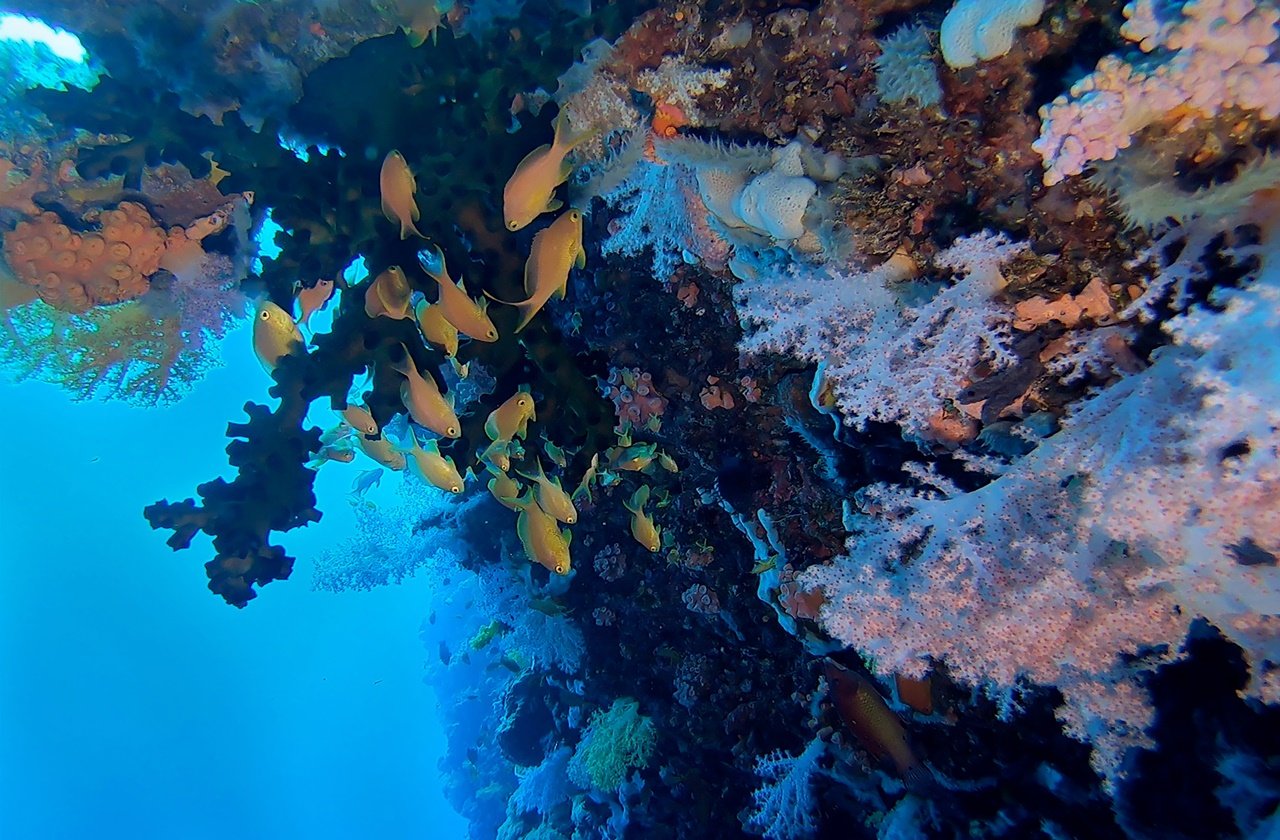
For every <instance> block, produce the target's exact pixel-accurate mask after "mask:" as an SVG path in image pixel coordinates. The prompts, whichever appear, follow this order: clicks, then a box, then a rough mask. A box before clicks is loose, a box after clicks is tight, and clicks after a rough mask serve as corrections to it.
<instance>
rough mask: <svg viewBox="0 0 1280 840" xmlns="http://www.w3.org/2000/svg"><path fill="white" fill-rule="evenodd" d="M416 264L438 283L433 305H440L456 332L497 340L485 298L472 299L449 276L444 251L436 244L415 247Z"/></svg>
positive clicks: (481, 338) (485, 340)
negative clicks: (437, 299)
mask: <svg viewBox="0 0 1280 840" xmlns="http://www.w3.org/2000/svg"><path fill="white" fill-rule="evenodd" d="M418 264H419V265H420V266H422V270H423V271H425V272H426V273H427V275H428V276H429V277H430V278H431V279H432V280H434V281H436V283H437V284H438V285H439V286H440V298H439V301H438V303H437V304H436V305H437V306H439V307H440V312H441V314H443V315H444V317H445V320H447V321H448V322H449V323H450V324H453V326H454V327H455V328H456V329H457V330H458V332H460V333H462V334H463V335H467V336H470V337H472V338H474V339H475V340H476V341H484V342H492V341H497V340H498V329H497V328H496V327H495V326H494V325H493V321H491V320H489V315H488V309H489V302H488V301H487V300H485V299H484V298H480V300H479V302H477V301H474V300H472V299H471V296H470V295H468V294H467V290H466V289H465V288H464V287H463V285H462V281H461V280H458V281H457V282H454V279H453V278H452V277H450V276H449V267H448V266H447V265H445V261H444V251H441V250H440V248H439V246H433V247H431V248H424V249H423V250H421V251H419V252H418Z"/></svg>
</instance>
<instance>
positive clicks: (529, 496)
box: [514, 490, 573, 575]
mask: <svg viewBox="0 0 1280 840" xmlns="http://www.w3.org/2000/svg"><path fill="white" fill-rule="evenodd" d="M514 502H515V505H516V507H518V508H519V509H520V516H519V517H517V518H516V535H517V536H519V537H520V543H521V545H523V546H524V553H525V555H526V556H528V558H529V559H530V560H531V561H533V562H534V563H537V564H538V565H540V566H542V567H543V568H545V569H547V570H548V571H550V572H554V573H555V574H557V575H567V574H569V569H570V568H571V567H572V565H573V563H572V561H571V560H570V559H569V541H570V536H569V532H568V531H567V530H566V531H561V530H560V523H559V522H557V521H556V518H555V517H554V516H552V515H551V514H549V513H547V512H546V511H544V510H543V509H542V508H540V507H538V503H537V502H536V501H534V499H533V490H527V491H525V493H524V495H523V496H521V497H520V498H518V499H515V500H514Z"/></svg>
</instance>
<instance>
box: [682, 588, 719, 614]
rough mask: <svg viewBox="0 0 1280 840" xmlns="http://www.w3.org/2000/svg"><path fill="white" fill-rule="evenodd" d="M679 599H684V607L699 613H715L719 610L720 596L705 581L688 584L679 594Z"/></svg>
mask: <svg viewBox="0 0 1280 840" xmlns="http://www.w3.org/2000/svg"><path fill="white" fill-rule="evenodd" d="M680 600H682V601H684V605H685V608H686V609H687V610H689V612H695V613H699V614H701V615H715V614H716V613H718V612H720V596H718V595H716V593H715V590H714V589H711V588H709V587H708V586H707V585H706V584H705V583H695V584H694V585H693V586H690V587H689V588H688V589H686V590H685V591H684V594H683V595H681V596H680Z"/></svg>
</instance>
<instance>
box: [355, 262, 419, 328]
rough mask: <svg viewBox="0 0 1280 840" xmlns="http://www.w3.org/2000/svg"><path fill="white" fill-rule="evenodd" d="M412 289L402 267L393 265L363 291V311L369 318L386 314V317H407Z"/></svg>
mask: <svg viewBox="0 0 1280 840" xmlns="http://www.w3.org/2000/svg"><path fill="white" fill-rule="evenodd" d="M412 293H413V289H412V288H411V287H410V286H409V278H407V277H405V276H404V269H402V268H401V267H400V266H398V265H393V266H391V267H390V268H388V269H387V270H386V271H384V272H382V273H381V274H379V275H378V276H377V278H376V279H375V280H374V281H373V282H372V283H370V284H369V288H367V289H365V292H364V313H365V314H366V315H368V316H369V317H370V318H377V317H378V316H379V315H386V316H387V317H388V318H397V319H399V318H408V317H409V296H410V295H411V294H412Z"/></svg>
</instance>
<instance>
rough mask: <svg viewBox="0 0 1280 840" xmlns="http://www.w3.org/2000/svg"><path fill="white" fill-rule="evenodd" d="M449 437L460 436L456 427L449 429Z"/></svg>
mask: <svg viewBox="0 0 1280 840" xmlns="http://www.w3.org/2000/svg"><path fill="white" fill-rule="evenodd" d="M448 435H449V437H457V436H458V429H457V427H456V426H450V427H449V429H448Z"/></svg>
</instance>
